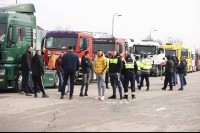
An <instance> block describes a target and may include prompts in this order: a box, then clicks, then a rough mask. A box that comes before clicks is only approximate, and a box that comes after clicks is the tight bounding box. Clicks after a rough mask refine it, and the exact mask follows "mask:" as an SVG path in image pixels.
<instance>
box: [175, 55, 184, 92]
mask: <svg viewBox="0 0 200 133" xmlns="http://www.w3.org/2000/svg"><path fill="white" fill-rule="evenodd" d="M177 70H178V74H179V77H180V83H181V88H180V89H179V90H180V91H183V86H184V79H183V78H184V75H185V73H186V63H185V59H184V58H183V57H182V58H181V63H180V64H179V66H178V67H177Z"/></svg>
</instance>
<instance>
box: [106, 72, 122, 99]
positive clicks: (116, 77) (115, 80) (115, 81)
mask: <svg viewBox="0 0 200 133" xmlns="http://www.w3.org/2000/svg"><path fill="white" fill-rule="evenodd" d="M109 75H110V81H111V85H112V88H113V96H116V85H117V87H118V89H119V94H120V96H121V95H122V83H121V81H120V74H119V73H110V74H109Z"/></svg>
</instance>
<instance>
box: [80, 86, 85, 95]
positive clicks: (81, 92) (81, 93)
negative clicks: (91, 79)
mask: <svg viewBox="0 0 200 133" xmlns="http://www.w3.org/2000/svg"><path fill="white" fill-rule="evenodd" d="M79 96H80V97H84V95H83V86H82V87H81V91H80V95H79Z"/></svg>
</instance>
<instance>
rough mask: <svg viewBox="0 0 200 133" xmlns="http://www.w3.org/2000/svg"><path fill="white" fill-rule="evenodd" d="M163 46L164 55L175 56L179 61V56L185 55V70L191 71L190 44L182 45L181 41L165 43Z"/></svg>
mask: <svg viewBox="0 0 200 133" xmlns="http://www.w3.org/2000/svg"><path fill="white" fill-rule="evenodd" d="M163 47H164V48H165V56H168V55H171V56H177V57H178V60H179V61H180V58H181V57H185V58H186V62H187V72H191V70H192V48H191V47H190V46H183V44H182V43H166V44H164V45H163Z"/></svg>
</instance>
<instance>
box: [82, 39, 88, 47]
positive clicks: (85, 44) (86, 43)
mask: <svg viewBox="0 0 200 133" xmlns="http://www.w3.org/2000/svg"><path fill="white" fill-rule="evenodd" d="M82 48H83V50H87V49H88V40H87V38H84V39H83V47H82Z"/></svg>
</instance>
